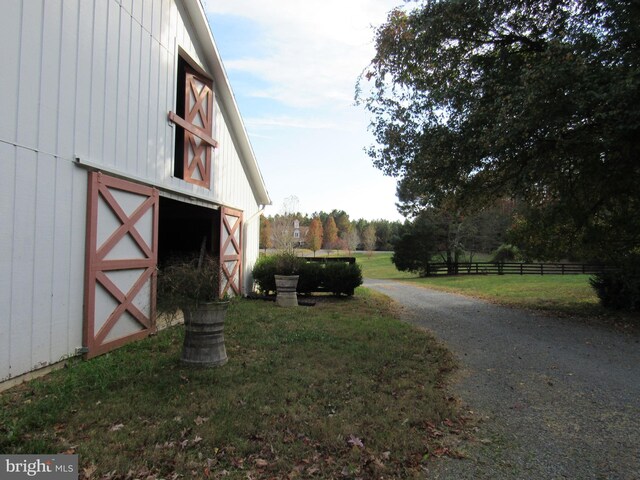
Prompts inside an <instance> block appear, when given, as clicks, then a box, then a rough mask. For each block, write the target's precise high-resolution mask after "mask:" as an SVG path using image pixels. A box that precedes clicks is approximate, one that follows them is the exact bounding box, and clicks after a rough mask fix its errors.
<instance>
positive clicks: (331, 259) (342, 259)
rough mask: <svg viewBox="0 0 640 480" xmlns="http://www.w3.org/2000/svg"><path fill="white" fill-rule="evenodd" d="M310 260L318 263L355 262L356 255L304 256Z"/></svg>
mask: <svg viewBox="0 0 640 480" xmlns="http://www.w3.org/2000/svg"><path fill="white" fill-rule="evenodd" d="M304 259H305V260H306V261H308V262H318V263H331V262H345V263H350V264H352V265H353V264H354V263H356V257H304Z"/></svg>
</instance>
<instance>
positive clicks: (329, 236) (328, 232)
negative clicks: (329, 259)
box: [322, 216, 338, 250]
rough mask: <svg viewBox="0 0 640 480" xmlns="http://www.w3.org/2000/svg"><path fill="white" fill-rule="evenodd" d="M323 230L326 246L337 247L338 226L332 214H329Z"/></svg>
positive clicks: (323, 241)
mask: <svg viewBox="0 0 640 480" xmlns="http://www.w3.org/2000/svg"><path fill="white" fill-rule="evenodd" d="M322 230H323V233H322V235H323V240H322V244H323V246H324V248H326V249H328V250H330V249H332V248H334V247H335V245H336V241H337V240H338V227H337V226H336V221H335V220H334V218H333V217H332V216H329V217H328V218H327V220H326V221H325V222H324V226H323V227H322Z"/></svg>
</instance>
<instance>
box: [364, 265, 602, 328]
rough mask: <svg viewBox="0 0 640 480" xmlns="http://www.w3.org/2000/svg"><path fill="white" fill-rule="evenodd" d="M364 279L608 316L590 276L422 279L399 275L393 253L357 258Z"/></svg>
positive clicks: (558, 310)
mask: <svg viewBox="0 0 640 480" xmlns="http://www.w3.org/2000/svg"><path fill="white" fill-rule="evenodd" d="M357 256H358V263H359V264H360V265H361V266H362V269H363V276H365V277H368V278H381V279H385V278H386V279H400V280H403V281H408V282H412V283H416V284H418V285H424V286H427V287H429V288H435V289H438V290H444V291H449V292H454V293H462V294H465V295H470V296H474V297H479V298H484V299H487V300H491V301H494V302H498V303H501V304H505V305H513V306H518V307H522V308H532V309H537V310H550V311H554V312H559V313H567V314H574V315H583V316H592V315H602V314H604V313H606V312H605V311H604V309H602V307H600V305H599V304H598V297H597V296H596V294H595V292H594V290H593V289H592V288H591V286H590V285H589V276H588V275H544V276H536V275H524V276H520V275H460V276H452V277H448V276H438V277H426V278H419V277H418V276H416V275H415V274H409V273H406V272H399V271H398V270H396V268H395V266H394V265H393V264H392V263H391V253H377V254H374V255H371V256H368V255H366V254H358V255H357Z"/></svg>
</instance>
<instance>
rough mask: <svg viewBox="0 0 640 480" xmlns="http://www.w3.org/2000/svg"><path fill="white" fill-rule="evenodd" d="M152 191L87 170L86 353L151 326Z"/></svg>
mask: <svg viewBox="0 0 640 480" xmlns="http://www.w3.org/2000/svg"><path fill="white" fill-rule="evenodd" d="M158 200H159V195H158V191H157V190H156V189H154V188H151V187H147V186H143V185H139V184H136V183H132V182H129V181H125V180H121V179H118V178H114V177H110V176H108V175H104V174H102V173H99V172H92V173H90V174H89V190H88V205H87V245H86V267H85V268H86V270H85V302H84V305H85V306H84V308H85V312H84V347H85V349H86V355H87V357H88V358H91V357H95V356H96V355H101V354H103V353H105V352H108V351H109V350H113V349H114V348H117V347H119V346H121V345H123V344H125V343H127V342H130V341H133V340H137V339H139V338H143V337H145V336H147V335H148V334H149V333H151V332H153V331H154V329H155V300H156V298H155V291H156V288H155V282H156V264H157V259H158V205H159V201H158Z"/></svg>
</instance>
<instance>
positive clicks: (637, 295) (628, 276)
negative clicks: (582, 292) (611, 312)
mask: <svg viewBox="0 0 640 480" xmlns="http://www.w3.org/2000/svg"><path fill="white" fill-rule="evenodd" d="M590 283H591V286H592V287H593V289H594V290H595V291H596V294H597V295H598V298H599V299H600V304H601V305H602V306H603V307H605V308H611V309H615V310H631V311H640V255H635V256H633V257H631V258H628V259H627V261H626V262H625V263H624V264H622V265H621V266H620V268H619V269H618V270H615V271H607V272H601V273H597V274H595V275H594V276H593V277H592V278H591V279H590Z"/></svg>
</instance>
